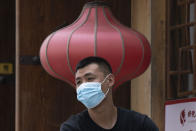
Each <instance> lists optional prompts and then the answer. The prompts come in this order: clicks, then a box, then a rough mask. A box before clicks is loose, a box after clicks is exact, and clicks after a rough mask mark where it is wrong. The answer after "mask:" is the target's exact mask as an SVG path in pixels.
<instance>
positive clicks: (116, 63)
mask: <svg viewBox="0 0 196 131" xmlns="http://www.w3.org/2000/svg"><path fill="white" fill-rule="evenodd" d="M89 56H99V57H102V58H104V59H106V60H107V61H108V62H109V63H110V64H111V66H112V70H113V72H114V75H115V76H116V78H115V79H116V83H115V87H117V86H119V85H120V84H121V83H123V82H125V81H127V80H130V79H133V78H135V77H137V76H139V75H140V74H142V73H143V72H144V71H145V70H146V68H147V67H148V65H149V63H150V57H151V52H150V46H149V43H148V41H147V40H146V38H145V37H144V36H143V35H141V34H140V33H138V32H136V31H134V30H132V29H130V28H128V27H125V26H124V25H122V24H120V22H119V21H118V20H116V19H115V18H114V17H113V15H112V13H111V11H110V9H109V8H108V7H107V6H104V5H93V4H87V5H86V6H84V8H83V11H82V13H81V15H80V16H79V18H78V19H77V20H76V21H75V22H74V23H73V24H71V25H69V26H67V27H65V28H62V29H60V30H58V31H56V32H53V33H52V34H51V35H49V36H48V37H47V38H46V39H45V41H44V42H43V44H42V46H41V49H40V59H41V63H42V66H43V67H44V69H45V70H46V71H47V72H48V73H49V74H50V75H52V76H54V77H56V78H58V79H61V80H63V81H66V82H67V83H69V84H70V85H72V86H74V74H75V67H76V64H77V63H78V62H79V61H80V60H82V59H84V58H86V57H89Z"/></svg>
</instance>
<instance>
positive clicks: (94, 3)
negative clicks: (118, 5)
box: [84, 1, 109, 7]
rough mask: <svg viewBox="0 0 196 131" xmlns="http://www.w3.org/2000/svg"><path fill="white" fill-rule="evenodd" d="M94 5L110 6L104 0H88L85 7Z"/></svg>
mask: <svg viewBox="0 0 196 131" xmlns="http://www.w3.org/2000/svg"><path fill="white" fill-rule="evenodd" d="M93 6H107V7H109V5H108V4H107V3H106V2H104V1H92V2H87V3H86V4H85V5H84V7H93Z"/></svg>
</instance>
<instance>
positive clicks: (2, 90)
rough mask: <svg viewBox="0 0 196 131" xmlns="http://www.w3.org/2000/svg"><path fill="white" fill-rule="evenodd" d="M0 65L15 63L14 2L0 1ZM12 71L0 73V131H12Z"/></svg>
mask: <svg viewBox="0 0 196 131" xmlns="http://www.w3.org/2000/svg"><path fill="white" fill-rule="evenodd" d="M0 19H1V20H0V64H2V63H10V64H12V65H13V67H14V65H15V64H14V63H15V1H14V0H5V1H0ZM14 75H15V73H14V71H13V73H12V74H10V75H6V74H1V72H0V130H1V131H14V112H15V108H14V106H15V84H14Z"/></svg>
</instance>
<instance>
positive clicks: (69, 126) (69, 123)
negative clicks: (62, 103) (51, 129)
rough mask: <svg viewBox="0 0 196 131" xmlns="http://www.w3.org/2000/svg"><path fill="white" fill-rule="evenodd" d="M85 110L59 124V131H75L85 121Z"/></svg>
mask: <svg viewBox="0 0 196 131" xmlns="http://www.w3.org/2000/svg"><path fill="white" fill-rule="evenodd" d="M86 114H87V110H84V111H82V112H80V113H77V114H75V115H72V116H70V117H69V119H67V120H66V121H65V122H63V123H62V124H61V127H60V131H77V129H78V128H79V126H80V124H81V122H83V121H85V117H86Z"/></svg>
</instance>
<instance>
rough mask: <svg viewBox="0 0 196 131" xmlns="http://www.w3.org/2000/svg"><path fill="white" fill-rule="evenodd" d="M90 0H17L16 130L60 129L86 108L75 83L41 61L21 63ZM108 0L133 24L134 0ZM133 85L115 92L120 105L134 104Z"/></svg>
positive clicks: (123, 21) (117, 12) (36, 52)
mask: <svg viewBox="0 0 196 131" xmlns="http://www.w3.org/2000/svg"><path fill="white" fill-rule="evenodd" d="M86 1H88V0H86ZM86 1H85V0H70V1H67V0H61V1H51V0H16V131H58V130H59V126H60V124H61V123H62V122H63V121H65V120H66V119H67V118H68V117H69V116H70V115H71V114H75V113H77V112H80V111H81V110H83V109H84V107H83V106H82V105H81V104H80V103H79V102H78V101H77V100H76V93H75V90H74V89H73V88H72V87H70V86H69V85H68V84H66V83H64V82H62V81H59V80H56V79H54V78H52V77H51V76H49V75H48V74H47V73H46V72H45V71H44V70H43V68H42V67H41V66H40V65H25V64H21V63H20V58H21V57H22V56H38V55H39V49H40V46H41V44H42V41H43V40H44V39H45V38H46V36H47V35H49V34H50V33H51V32H52V31H54V29H55V28H56V27H57V26H59V25H61V24H63V23H65V22H66V23H72V22H73V21H74V20H75V19H76V18H77V17H78V15H79V13H80V12H81V9H82V7H83V5H84V3H85V2H86ZM89 1H90V0H89ZM108 2H109V3H110V4H111V5H112V10H113V12H114V14H115V16H116V17H117V18H118V19H120V21H122V23H124V24H126V25H130V22H131V20H130V18H131V16H130V5H131V4H130V0H124V1H123V2H122V1H120V0H115V1H113V0H108ZM125 12H126V13H125ZM129 87H130V84H129V83H125V84H124V85H122V88H121V89H120V90H119V89H118V90H117V92H115V93H114V100H115V103H116V105H119V106H123V107H126V108H129V107H130V98H129V97H130V88H129Z"/></svg>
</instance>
